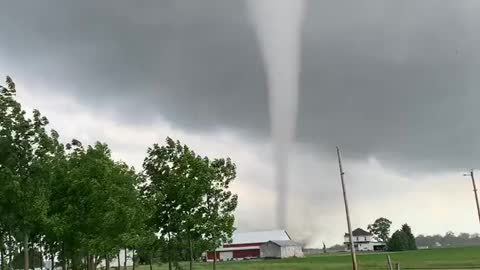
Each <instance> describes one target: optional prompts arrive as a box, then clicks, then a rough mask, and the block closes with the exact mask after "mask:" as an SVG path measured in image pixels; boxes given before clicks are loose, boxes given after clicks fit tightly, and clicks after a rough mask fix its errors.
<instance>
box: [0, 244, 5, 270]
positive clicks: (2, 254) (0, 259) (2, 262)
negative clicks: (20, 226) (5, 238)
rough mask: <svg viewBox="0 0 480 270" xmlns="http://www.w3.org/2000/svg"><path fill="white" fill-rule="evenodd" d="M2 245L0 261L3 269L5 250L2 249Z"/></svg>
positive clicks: (3, 269)
mask: <svg viewBox="0 0 480 270" xmlns="http://www.w3.org/2000/svg"><path fill="white" fill-rule="evenodd" d="M4 247H5V246H4V245H3V243H2V247H1V249H0V263H1V264H2V266H1V269H2V270H5V250H4Z"/></svg>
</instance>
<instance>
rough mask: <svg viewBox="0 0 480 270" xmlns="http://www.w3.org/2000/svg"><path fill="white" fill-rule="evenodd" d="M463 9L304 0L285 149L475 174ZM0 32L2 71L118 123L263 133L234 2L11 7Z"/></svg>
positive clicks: (257, 61)
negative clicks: (108, 113) (43, 82)
mask: <svg viewBox="0 0 480 270" xmlns="http://www.w3.org/2000/svg"><path fill="white" fill-rule="evenodd" d="M387 2H388V3H387ZM475 11H478V6H476V5H475V2H474V1H472V2H468V1H455V2H453V1H452V2H448V1H420V2H419V1H310V2H309V3H308V10H307V14H306V21H305V27H304V40H303V52H302V54H303V55H302V61H303V63H302V76H301V94H300V109H299V119H298V128H299V129H298V137H299V139H300V140H301V141H303V142H307V143H312V144H317V145H322V146H327V147H330V148H331V146H333V145H336V144H341V145H342V146H343V147H344V149H345V151H346V152H349V153H352V155H353V156H358V157H364V156H365V155H368V154H373V155H376V156H379V157H380V158H382V159H386V160H389V161H391V162H402V163H404V162H408V163H407V164H408V167H409V168H411V167H412V166H417V167H439V166H442V167H449V168H457V167H473V166H475V162H477V161H479V160H478V158H476V157H477V156H478V155H479V154H480V146H479V143H480V134H479V133H480V127H479V125H478V124H476V120H477V115H479V111H480V110H479V109H478V106H477V103H478V101H479V98H480V93H479V91H478V90H477V88H479V86H480V76H477V71H478V70H480V65H479V57H478V55H479V52H480V49H479V48H480V47H479V46H478V44H479V41H480V34H479V33H478V30H477V29H478V26H479V25H480V18H479V17H478V16H477V14H478V12H475ZM0 34H1V35H2V37H3V42H2V45H1V46H0V57H1V58H0V59H1V62H3V63H0V65H2V68H3V69H7V68H6V67H8V68H9V69H11V70H13V71H14V73H15V74H13V75H16V76H17V77H21V79H26V80H28V79H29V77H31V78H35V79H38V78H41V79H48V80H49V83H51V87H50V88H51V91H64V92H65V91H70V92H69V94H73V95H75V96H77V97H78V98H79V100H80V102H82V103H84V104H88V105H91V106H92V108H95V109H97V110H99V111H101V110H102V109H104V108H106V109H113V110H115V111H117V112H118V116H119V117H121V119H122V120H124V121H130V122H132V121H133V122H139V123H148V122H149V121H151V119H153V118H154V117H155V115H161V116H163V117H166V118H167V119H169V120H170V121H171V122H173V123H174V124H176V125H178V126H181V127H182V128H189V129H192V130H197V131H198V130H202V131H210V130H212V129H215V128H232V129H238V130H247V131H250V132H251V133H253V134H262V135H265V134H268V129H269V123H268V100H267V90H266V88H265V87H266V83H265V74H264V72H263V67H262V62H261V56H260V55H259V51H258V46H257V44H256V40H255V36H254V32H253V31H252V29H251V28H250V25H249V22H248V16H247V15H246V9H245V5H244V2H243V1H239V0H235V1H234V0H232V1H225V0H217V1H213V0H202V1H179V0H177V1H173V0H172V1H167V0H165V1H125V0H121V1H112V0H109V1H92V0H87V1H31V2H30V1H29V2H28V3H27V2H26V1H11V2H9V4H8V7H7V8H3V9H2V10H0ZM19 79H20V78H19ZM404 164H405V163H404Z"/></svg>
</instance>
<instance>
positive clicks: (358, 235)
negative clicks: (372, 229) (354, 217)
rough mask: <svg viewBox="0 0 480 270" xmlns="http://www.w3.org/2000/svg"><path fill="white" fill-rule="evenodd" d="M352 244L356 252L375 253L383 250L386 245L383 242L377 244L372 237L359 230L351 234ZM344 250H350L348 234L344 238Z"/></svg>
mask: <svg viewBox="0 0 480 270" xmlns="http://www.w3.org/2000/svg"><path fill="white" fill-rule="evenodd" d="M352 236H353V244H354V246H355V250H357V251H375V250H384V249H385V247H386V245H385V243H383V242H377V241H375V239H373V235H372V234H371V233H369V232H367V231H365V230H363V229H361V228H358V229H355V230H354V231H353V232H352ZM344 238H345V242H344V244H345V250H347V251H348V250H350V239H349V234H348V233H346V234H345V236H344Z"/></svg>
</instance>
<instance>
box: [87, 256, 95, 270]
mask: <svg viewBox="0 0 480 270" xmlns="http://www.w3.org/2000/svg"><path fill="white" fill-rule="evenodd" d="M88 264H89V265H90V270H95V255H91V254H90V258H89V261H88Z"/></svg>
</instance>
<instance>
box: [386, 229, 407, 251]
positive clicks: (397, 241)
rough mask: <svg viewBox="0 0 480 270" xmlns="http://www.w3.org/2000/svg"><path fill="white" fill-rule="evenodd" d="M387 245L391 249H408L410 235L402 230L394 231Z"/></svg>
mask: <svg viewBox="0 0 480 270" xmlns="http://www.w3.org/2000/svg"><path fill="white" fill-rule="evenodd" d="M387 247H388V250H389V251H404V250H408V235H407V234H406V233H405V232H404V231H402V230H398V231H396V232H394V233H393V234H392V237H391V238H390V240H389V241H388V243H387Z"/></svg>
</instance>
